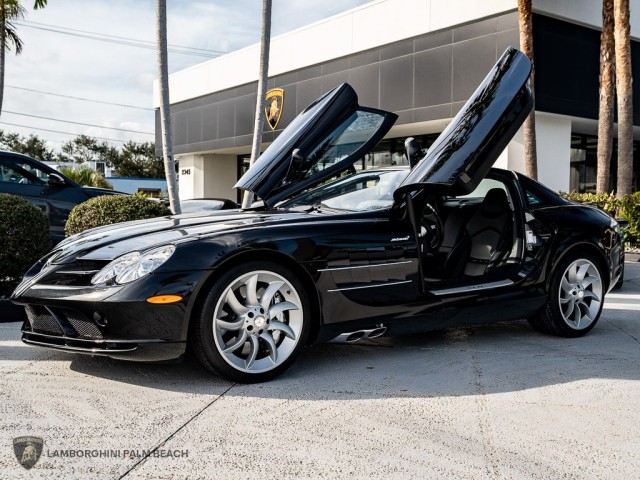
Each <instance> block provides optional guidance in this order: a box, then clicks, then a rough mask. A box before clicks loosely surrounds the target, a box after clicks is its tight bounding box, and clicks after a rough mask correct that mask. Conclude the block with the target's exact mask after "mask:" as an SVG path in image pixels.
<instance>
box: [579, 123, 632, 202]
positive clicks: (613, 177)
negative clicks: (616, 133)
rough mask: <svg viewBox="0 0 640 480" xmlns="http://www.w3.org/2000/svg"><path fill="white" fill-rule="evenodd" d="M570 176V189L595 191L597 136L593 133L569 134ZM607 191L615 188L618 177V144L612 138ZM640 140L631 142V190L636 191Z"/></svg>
mask: <svg viewBox="0 0 640 480" xmlns="http://www.w3.org/2000/svg"><path fill="white" fill-rule="evenodd" d="M570 162H571V176H570V191H572V192H580V193H585V192H586V193H595V191H596V180H597V179H596V177H597V171H598V137H597V136H595V135H584V134H575V133H574V134H572V135H571V154H570ZM609 170H610V177H609V186H608V187H607V191H608V192H613V191H615V189H616V183H617V178H618V145H617V140H616V139H614V140H613V151H612V152H611V165H610V167H609ZM639 173H640V142H638V141H636V142H633V172H632V173H631V175H633V177H632V186H631V188H632V190H633V191H638V187H639V186H640V178H639Z"/></svg>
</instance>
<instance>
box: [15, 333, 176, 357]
mask: <svg viewBox="0 0 640 480" xmlns="http://www.w3.org/2000/svg"><path fill="white" fill-rule="evenodd" d="M27 328H28V327H26V326H25V328H23V330H22V341H23V342H24V343H26V344H27V345H33V346H37V347H46V348H52V349H55V350H63V351H66V352H71V353H83V354H87V355H101V356H106V357H110V358H116V359H121V360H133V361H139V362H162V361H171V360H176V359H179V358H181V357H182V356H183V355H184V353H185V351H186V342H165V341H161V340H157V339H148V340H112V339H100V340H95V339H94V340H89V339H84V338H74V337H66V336H64V335H48V334H44V333H37V332H33V331H30V330H28V329H27Z"/></svg>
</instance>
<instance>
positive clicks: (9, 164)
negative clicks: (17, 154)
mask: <svg viewBox="0 0 640 480" xmlns="http://www.w3.org/2000/svg"><path fill="white" fill-rule="evenodd" d="M48 178H49V174H48V173H47V172H45V171H44V170H41V169H39V168H38V167H36V166H35V165H32V164H31V163H29V162H25V161H21V160H15V159H2V160H1V162H0V181H2V182H7V183H19V184H22V185H44V184H46V183H47V180H48Z"/></svg>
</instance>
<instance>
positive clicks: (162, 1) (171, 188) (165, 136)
mask: <svg viewBox="0 0 640 480" xmlns="http://www.w3.org/2000/svg"><path fill="white" fill-rule="evenodd" d="M156 40H157V51H158V78H159V79H160V97H161V101H160V129H161V130H162V154H163V158H164V171H165V175H166V177H167V193H168V194H169V205H170V206H171V211H172V212H173V213H174V214H175V215H179V214H180V213H182V209H181V208H180V198H179V197H178V179H177V177H176V167H175V162H174V160H173V135H172V132H171V111H170V109H169V68H168V60H167V58H168V55H167V0H157V4H156Z"/></svg>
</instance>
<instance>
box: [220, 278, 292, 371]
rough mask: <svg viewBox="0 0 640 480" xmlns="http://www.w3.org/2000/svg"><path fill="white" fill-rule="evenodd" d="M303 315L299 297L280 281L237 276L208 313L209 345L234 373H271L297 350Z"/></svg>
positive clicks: (290, 287)
mask: <svg viewBox="0 0 640 480" xmlns="http://www.w3.org/2000/svg"><path fill="white" fill-rule="evenodd" d="M303 313H304V312H303V307H302V300H301V298H300V295H299V294H298V292H297V291H296V289H295V288H294V287H293V285H292V284H291V283H290V282H289V281H288V280H287V279H286V278H284V277H283V276H281V275H279V274H277V273H275V272H271V271H266V270H258V271H251V272H248V273H245V274H242V275H240V276H239V277H237V278H236V279H235V280H234V281H232V282H231V283H230V284H229V285H228V286H227V287H226V289H225V290H224V291H223V292H222V295H221V296H220V298H219V300H218V303H217V305H216V307H215V309H214V314H213V335H214V341H215V346H216V348H217V350H218V352H219V353H220V355H221V356H222V358H223V359H224V360H225V361H226V362H227V363H228V364H229V365H231V366H232V367H233V368H234V369H236V370H238V371H241V372H246V373H259V372H266V371H269V370H272V369H274V368H276V367H277V366H279V365H281V364H282V363H283V362H284V361H286V359H287V358H289V356H290V355H291V354H292V352H293V351H294V350H295V348H296V346H297V345H298V342H299V339H300V336H301V334H302V329H303V317H304V314H303Z"/></svg>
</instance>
